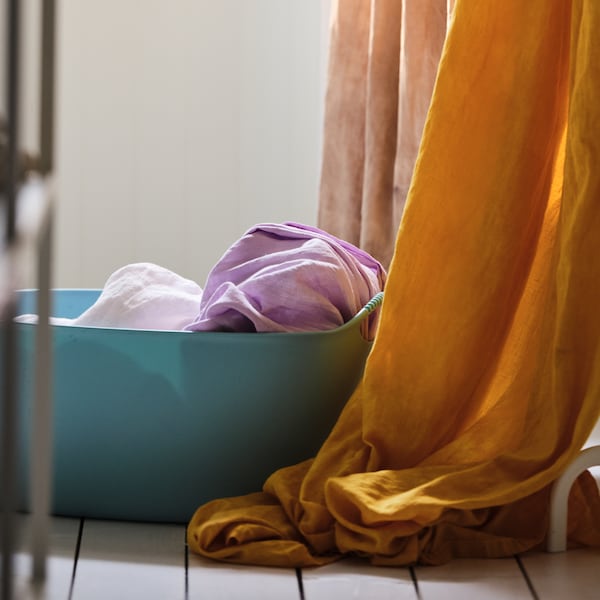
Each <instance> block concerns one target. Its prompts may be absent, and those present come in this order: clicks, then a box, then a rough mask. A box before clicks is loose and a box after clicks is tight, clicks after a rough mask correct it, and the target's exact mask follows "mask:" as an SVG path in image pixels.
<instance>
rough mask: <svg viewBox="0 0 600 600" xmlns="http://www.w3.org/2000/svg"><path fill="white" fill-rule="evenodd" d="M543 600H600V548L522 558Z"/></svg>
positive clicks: (537, 554) (536, 554)
mask: <svg viewBox="0 0 600 600" xmlns="http://www.w3.org/2000/svg"><path fill="white" fill-rule="evenodd" d="M521 563H522V564H523V566H524V568H525V571H526V572H527V575H528V576H529V579H530V581H531V583H532V584H533V587H534V589H535V591H536V592H537V594H538V596H539V597H540V599H541V600H565V599H571V598H573V599H577V600H592V599H593V600H596V599H597V598H600V548H593V549H592V548H590V549H577V550H568V551H567V552H557V553H545V552H539V553H535V554H534V553H532V554H524V555H523V556H521Z"/></svg>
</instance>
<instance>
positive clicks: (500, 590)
mask: <svg viewBox="0 0 600 600" xmlns="http://www.w3.org/2000/svg"><path fill="white" fill-rule="evenodd" d="M415 573H416V577H417V584H418V586H419V592H420V595H421V598H422V600H436V599H438V598H440V599H442V600H464V599H465V598H476V599H477V600H492V599H493V600H498V599H500V598H510V599H511V600H521V599H523V600H524V599H527V600H531V598H532V597H533V596H532V594H531V592H530V591H529V588H528V586H527V581H526V579H525V577H524V576H523V573H522V572H521V569H520V568H519V565H518V563H517V561H516V560H515V559H512V558H511V559H456V560H453V561H451V562H449V563H447V564H445V565H440V566H436V567H417V568H415Z"/></svg>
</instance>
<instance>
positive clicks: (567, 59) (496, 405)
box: [188, 0, 600, 566]
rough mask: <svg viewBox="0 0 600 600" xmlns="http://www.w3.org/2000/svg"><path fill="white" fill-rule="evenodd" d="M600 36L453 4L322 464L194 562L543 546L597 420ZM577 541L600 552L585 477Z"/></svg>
mask: <svg viewBox="0 0 600 600" xmlns="http://www.w3.org/2000/svg"><path fill="white" fill-rule="evenodd" d="M599 28H600V3H598V2H596V1H595V0H560V1H557V2H547V1H546V0H532V1H531V2H526V3H525V2H522V1H521V0H504V1H503V2H501V3H500V2H472V1H470V0H457V2H456V6H455V8H454V14H453V20H452V25H451V27H450V30H449V33H448V35H447V38H446V41H445V44H444V50H443V53H442V57H441V61H440V65H439V72H438V76H437V80H436V83H435V88H434V91H433V96H432V101H431V106H430V109H429V113H428V117H427V121H426V124H425V128H424V130H423V137H422V142H421V146H420V150H419V154H418V158H417V161H416V164H415V169H414V174H413V178H412V180H411V185H410V191H409V194H408V200H407V203H406V209H405V211H404V215H403V218H402V221H401V224H400V227H399V230H398V235H397V238H396V244H395V253H394V255H393V259H392V261H391V267H390V271H389V276H388V280H387V284H386V291H385V294H386V295H385V300H384V303H383V307H382V313H381V319H380V324H379V330H378V332H377V335H376V338H375V343H374V346H373V350H372V352H371V354H370V356H369V359H368V361H367V364H366V368H365V372H364V375H363V378H362V380H361V382H360V384H359V386H358V388H357V389H356V391H355V392H354V394H353V395H352V397H351V398H350V400H349V401H348V403H347V405H346V407H345V408H344V410H343V412H342V414H341V415H340V417H339V419H338V421H337V423H336V425H335V426H334V428H333V430H332V431H331V433H330V435H329V437H328V438H327V440H326V441H325V443H324V444H323V446H322V448H321V449H320V451H319V452H318V453H317V455H316V457H315V458H314V459H312V460H309V461H306V462H303V463H300V464H298V465H292V466H290V467H286V468H284V469H281V470H279V471H277V472H275V473H274V474H273V475H272V476H271V477H270V478H269V479H268V480H267V481H266V482H265V485H264V489H263V491H261V492H257V493H256V494H252V495H249V496H245V497H240V498H229V499H222V500H216V501H214V502H211V503H209V504H206V505H205V506H202V507H200V508H199V509H198V511H197V512H196V514H195V515H194V517H193V518H192V520H191V521H190V524H189V527H188V542H189V544H190V547H191V548H192V550H194V551H196V552H199V553H201V554H204V555H206V556H209V557H212V558H216V559H221V560H229V561H234V562H244V563H252V564H267V565H280V566H309V565H319V564H324V563H326V562H329V561H332V560H336V559H337V558H339V557H341V556H343V555H345V554H355V555H356V554H357V555H360V556H366V557H369V558H370V560H371V561H372V562H374V563H376V564H389V565H405V564H410V563H414V562H420V563H425V564H437V563H441V562H444V561H447V560H449V559H451V558H453V557H498V556H510V555H513V554H515V553H518V552H522V551H525V550H528V549H533V548H541V547H542V545H543V543H544V541H545V537H546V534H547V528H548V508H549V493H550V486H551V484H552V482H553V481H554V480H555V479H556V478H557V477H558V476H559V475H560V473H561V471H562V470H563V469H564V467H565V466H566V465H567V464H568V462H569V461H570V460H571V459H572V458H573V457H574V456H575V455H576V453H577V452H578V451H579V450H580V448H581V446H582V444H583V443H584V442H585V440H586V438H587V437H588V435H589V433H590V432H591V430H592V428H593V426H594V424H595V423H596V421H597V419H598V417H599V416H600V311H598V308H597V307H598V306H600V253H599V252H598V251H597V243H598V242H597V240H598V239H600V208H599V206H598V198H600V169H598V168H597V165H598V164H599V163H598V161H599V157H600V104H599V103H598V102H597V98H598V97H600V38H599V37H598V35H597V32H598V31H599V30H600V29H599ZM191 476H193V474H191ZM232 476H234V475H233V474H232ZM568 539H569V544H570V545H571V546H574V545H581V544H583V545H596V546H600V497H599V493H598V488H597V486H596V484H595V482H594V480H593V478H592V477H591V475H590V474H589V473H587V472H586V473H584V474H582V475H581V476H580V477H579V478H578V480H577V481H576V483H575V485H574V486H573V489H572V492H571V495H570V498H569V520H568Z"/></svg>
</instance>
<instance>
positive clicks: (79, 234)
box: [54, 0, 329, 287]
mask: <svg viewBox="0 0 600 600" xmlns="http://www.w3.org/2000/svg"><path fill="white" fill-rule="evenodd" d="M328 5H329V2H328V1H326V2H324V1H320V0H219V1H217V2H215V1H214V0H144V1H140V0H102V1H98V0H62V2H60V3H59V28H58V33H59V46H58V90H57V91H58V97H57V115H56V119H57V121H56V124H57V132H58V139H57V171H58V188H57V189H58V219H57V240H56V268H55V278H54V284H55V286H56V287H101V286H102V285H103V283H104V281H105V280H106V278H107V276H108V275H109V274H110V273H111V272H112V271H113V270H115V269H116V268H118V267H120V266H122V265H124V264H127V263H130V262H135V261H152V262H156V263H158V264H161V265H163V266H165V267H168V268H170V269H172V270H174V271H176V272H178V273H180V274H182V275H184V276H186V277H189V278H191V279H194V280H195V281H197V282H198V283H200V285H202V284H203V283H204V279H205V277H206V274H207V272H208V269H209V268H210V267H211V266H212V265H213V264H214V262H215V261H216V260H217V259H218V258H219V257H220V256H221V254H222V253H223V252H224V251H225V250H226V248H227V247H228V246H229V244H231V243H232V242H233V241H234V240H235V239H236V238H237V237H239V236H240V235H241V234H242V233H243V232H244V231H245V230H246V229H248V228H249V227H250V226H252V225H253V224H255V223H257V222H260V221H283V220H298V221H302V222H306V223H312V224H314V223H315V221H316V207H317V190H318V178H319V167H320V144H321V127H322V113H323V106H322V105H323V97H324V74H325V68H324V65H325V64H326V58H327V56H326V55H327V44H326V31H327V27H326V21H327V20H328Z"/></svg>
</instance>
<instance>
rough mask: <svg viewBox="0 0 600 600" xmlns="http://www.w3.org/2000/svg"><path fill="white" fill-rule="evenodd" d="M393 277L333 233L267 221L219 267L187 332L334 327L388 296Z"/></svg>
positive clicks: (237, 244)
mask: <svg viewBox="0 0 600 600" xmlns="http://www.w3.org/2000/svg"><path fill="white" fill-rule="evenodd" d="M385 278H386V273H385V270H384V269H383V267H382V266H381V264H380V263H379V262H377V261H376V260H375V259H374V258H373V257H372V256H370V255H369V254H367V253H366V252H364V251H363V250H360V249H359V248H357V247H355V246H353V245H352V244H349V243H348V242H345V241H343V240H340V239H338V238H336V237H334V236H332V235H330V234H329V233H327V232H325V231H322V230H320V229H317V228H316V227H310V226H307V225H300V224H298V223H283V224H274V223H263V224H260V225H256V226H255V227H253V228H252V229H250V230H249V231H248V232H246V233H245V234H244V235H243V236H242V237H241V238H240V239H239V240H238V241H237V242H235V243H234V244H233V245H232V246H231V247H230V248H229V249H228V250H227V252H225V254H224V255H223V257H222V258H221V259H220V260H219V261H218V262H217V263H216V264H215V266H214V267H213V268H212V270H211V271H210V273H209V275H208V278H207V280H206V285H205V287H204V290H203V293H202V299H201V302H200V311H199V314H198V317H197V318H196V319H195V320H194V321H193V322H192V323H191V324H190V325H188V326H187V327H186V329H187V330H188V331H257V332H266V331H279V332H283V331H289V332H297V331H323V330H327V329H333V328H336V327H339V326H340V325H342V324H343V323H345V322H347V321H348V320H350V319H351V318H352V317H353V316H354V315H355V314H356V313H357V312H358V311H359V310H360V309H361V308H362V307H363V306H364V305H365V304H366V303H367V302H368V301H369V300H370V299H371V298H372V297H373V296H374V295H375V294H376V293H377V292H379V291H381V290H382V289H383V286H384V283H385ZM376 312H377V313H378V312H379V311H376ZM375 318H376V317H375V316H373V318H372V319H371V322H370V323H369V328H368V329H369V331H368V332H367V335H368V337H369V338H372V336H373V335H374V330H375V326H376V323H375Z"/></svg>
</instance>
